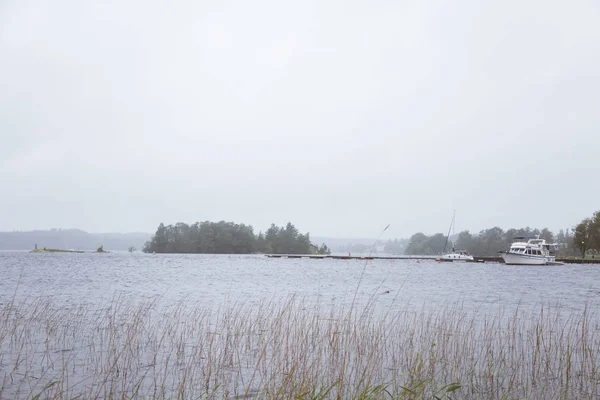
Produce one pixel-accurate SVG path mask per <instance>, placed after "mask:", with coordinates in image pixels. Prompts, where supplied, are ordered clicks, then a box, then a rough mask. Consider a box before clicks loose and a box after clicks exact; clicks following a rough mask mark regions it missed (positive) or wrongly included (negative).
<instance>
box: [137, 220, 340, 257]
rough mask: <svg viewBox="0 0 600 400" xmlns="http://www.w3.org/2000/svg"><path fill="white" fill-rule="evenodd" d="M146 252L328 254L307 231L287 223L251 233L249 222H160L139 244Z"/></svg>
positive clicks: (324, 246) (325, 247)
mask: <svg viewBox="0 0 600 400" xmlns="http://www.w3.org/2000/svg"><path fill="white" fill-rule="evenodd" d="M143 251H144V252H146V253H206V254H252V253H265V254H329V253H330V252H329V249H328V248H327V246H326V245H325V244H322V245H321V246H316V245H314V244H312V243H311V242H310V235H309V233H305V234H302V233H300V232H299V231H298V229H297V228H296V227H295V226H294V225H293V224H292V223H291V222H288V223H287V225H286V226H285V227H279V226H277V225H275V224H271V227H270V228H269V229H267V231H266V232H265V233H263V232H259V233H258V235H255V234H254V229H253V227H252V226H251V225H245V224H236V223H234V222H225V221H220V222H210V221H204V222H196V223H194V224H191V225H188V224H186V223H183V222H178V223H176V224H174V225H167V226H165V225H164V224H163V223H161V224H160V225H159V226H158V228H157V230H156V233H155V234H154V236H152V238H151V239H150V240H149V241H147V242H146V244H145V245H144V247H143Z"/></svg>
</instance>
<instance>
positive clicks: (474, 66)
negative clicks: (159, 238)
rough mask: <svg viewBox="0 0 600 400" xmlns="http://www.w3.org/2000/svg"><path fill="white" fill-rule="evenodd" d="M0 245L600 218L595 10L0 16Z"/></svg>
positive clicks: (202, 4)
mask: <svg viewBox="0 0 600 400" xmlns="http://www.w3.org/2000/svg"><path fill="white" fill-rule="evenodd" d="M0 188H1V191H0V230H8V231H10V230H30V229H48V228H80V229H84V230H87V231H90V232H128V231H143V232H154V231H155V230H156V227H157V225H158V224H159V223H160V222H164V223H175V222H177V221H183V222H194V221H203V220H211V221H218V220H228V221H235V222H239V223H242V222H243V223H246V224H251V225H253V226H254V227H255V228H256V230H257V231H258V230H259V229H265V228H266V227H268V226H269V225H270V223H271V222H274V223H276V224H284V223H286V222H287V221H292V222H293V223H294V224H295V225H296V226H297V227H298V228H299V229H300V230H301V231H303V232H306V231H309V232H311V234H312V235H318V236H333V237H375V236H377V235H378V234H379V232H380V231H381V230H382V229H383V228H384V227H385V226H386V225H387V224H391V226H390V228H389V230H388V232H386V234H385V236H384V237H387V238H391V237H408V236H410V235H411V234H413V233H415V232H417V231H422V232H425V233H427V234H432V233H435V232H445V231H446V230H447V229H448V225H449V223H450V220H451V218H452V210H453V209H456V231H457V232H458V231H460V230H465V229H469V230H470V231H472V232H477V231H479V230H481V229H484V228H489V227H493V226H500V227H502V228H504V229H506V228H511V227H523V226H531V227H539V228H542V227H549V228H550V229H552V230H555V231H556V230H558V229H559V228H568V227H572V226H573V225H575V224H577V223H578V222H580V221H581V219H583V218H585V217H588V216H591V214H592V213H593V212H594V211H596V210H600V200H599V199H600V3H598V2H597V1H595V0H589V1H583V0H574V1H569V2H564V1H558V0H550V1H548V0H533V1H522V0H518V1H516V0H515V1H512V0H508V1H494V2H482V1H480V0H471V1H460V2H450V1H438V0H433V1H417V0H414V1H413V0H410V1H402V0H400V1H398V0H396V1H381V0H370V1H349V0H345V1H341V0H339V1H338V0H334V1H329V0H302V1H295V2H287V1H281V0H254V1H213V0H204V1H198V0H189V1H188V0H175V1H172V2H165V1H148V0H144V1H141V0H140V1H129V0H114V1H111V0H108V1H81V0H54V1H47V0H44V1H41V0H40V1H36V0H32V1H28V0H0Z"/></svg>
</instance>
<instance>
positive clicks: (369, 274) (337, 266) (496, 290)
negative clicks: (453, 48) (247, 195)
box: [0, 252, 600, 312]
mask: <svg viewBox="0 0 600 400" xmlns="http://www.w3.org/2000/svg"><path fill="white" fill-rule="evenodd" d="M0 276H1V277H2V278H1V279H0V303H4V302H7V301H8V300H9V299H11V298H14V297H16V298H17V299H22V298H31V297H38V296H51V297H52V298H53V299H54V301H55V302H57V303H58V304H60V303H64V304H71V305H72V304H77V303H86V304H87V303H102V302H105V301H107V300H110V299H111V298H114V297H115V296H120V297H125V298H131V299H136V298H139V299H144V298H151V297H155V296H160V297H161V299H162V300H161V302H162V303H164V304H168V303H175V302H180V301H186V302H190V303H194V302H207V301H208V302H210V303H213V304H218V303H221V302H225V301H228V302H231V301H244V302H260V301H262V300H264V299H277V298H282V297H289V296H290V295H292V294H295V295H297V296H300V297H303V298H306V299H320V300H321V301H326V300H328V301H332V302H336V303H338V304H350V303H351V302H352V301H353V299H354V296H355V294H357V301H366V300H369V299H371V300H372V299H373V298H376V301H377V303H378V304H379V305H380V306H382V307H384V308H389V307H394V304H402V305H405V304H406V303H410V304H414V305H418V306H421V305H425V306H426V307H427V306H430V307H437V306H438V305H440V304H447V303H449V302H456V301H460V302H461V303H462V304H464V306H466V307H468V308H472V309H478V310H486V311H490V312H493V311H494V309H495V308H494V307H503V308H506V309H508V310H510V309H512V308H514V307H517V306H519V307H520V308H521V309H527V307H534V306H536V305H539V304H540V303H549V304H553V303H560V304H561V305H562V306H563V307H565V308H567V309H573V310H580V309H582V308H583V307H584V305H585V304H586V302H588V303H589V302H593V301H595V300H597V299H599V296H600V264H598V265H594V264H592V265H590V264H587V265H585V264H567V265H564V266H506V265H503V264H496V263H486V264H483V263H477V264H476V263H437V262H435V261H426V260H420V261H417V260H369V261H362V260H331V259H325V260H321V259H287V258H267V257H264V256H260V255H242V256H240V255H231V256H229V255H179V254H175V255H170V254H168V255H167V254H165V255H162V254H161V255H150V254H143V253H133V254H130V253H109V254H94V253H86V254H65V253H45V254H39V253H38V254H34V253H27V252H0ZM357 288H358V291H357Z"/></svg>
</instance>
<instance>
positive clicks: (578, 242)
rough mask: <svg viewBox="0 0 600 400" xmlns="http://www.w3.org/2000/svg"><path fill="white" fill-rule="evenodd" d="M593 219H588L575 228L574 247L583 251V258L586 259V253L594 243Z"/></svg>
mask: <svg viewBox="0 0 600 400" xmlns="http://www.w3.org/2000/svg"><path fill="white" fill-rule="evenodd" d="M592 229H593V226H592V219H591V218H586V219H584V220H583V221H581V222H580V223H579V224H577V226H575V234H574V235H573V245H574V246H575V248H576V249H579V251H581V256H582V257H585V252H586V250H587V249H589V248H590V247H591V246H592V245H593V243H592V240H591V237H592V232H591V231H592Z"/></svg>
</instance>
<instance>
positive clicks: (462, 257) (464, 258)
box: [437, 253, 475, 262]
mask: <svg viewBox="0 0 600 400" xmlns="http://www.w3.org/2000/svg"><path fill="white" fill-rule="evenodd" d="M437 260H438V261H446V262H471V261H475V260H474V258H473V256H468V255H466V254H458V253H452V254H444V255H443V256H441V257H440V258H438V259H437Z"/></svg>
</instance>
